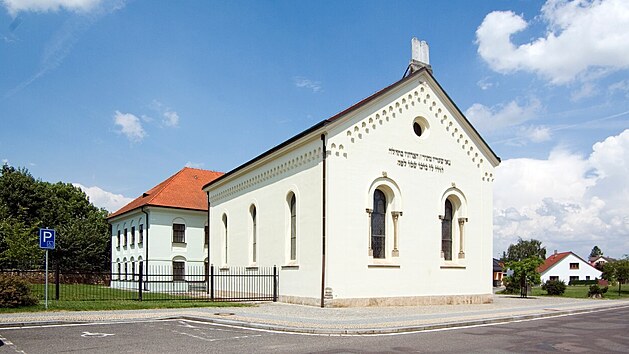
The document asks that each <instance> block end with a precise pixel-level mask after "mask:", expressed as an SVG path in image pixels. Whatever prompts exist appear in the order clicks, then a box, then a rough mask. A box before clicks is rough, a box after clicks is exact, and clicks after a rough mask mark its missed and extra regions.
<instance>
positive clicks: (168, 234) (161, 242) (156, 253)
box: [109, 206, 208, 291]
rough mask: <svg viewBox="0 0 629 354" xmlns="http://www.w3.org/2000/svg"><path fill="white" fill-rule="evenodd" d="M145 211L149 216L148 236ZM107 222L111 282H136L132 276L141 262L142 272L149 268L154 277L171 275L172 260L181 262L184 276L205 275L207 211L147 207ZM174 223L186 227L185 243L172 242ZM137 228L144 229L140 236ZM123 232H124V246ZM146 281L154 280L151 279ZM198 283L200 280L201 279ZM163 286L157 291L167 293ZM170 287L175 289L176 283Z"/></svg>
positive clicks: (165, 280)
mask: <svg viewBox="0 0 629 354" xmlns="http://www.w3.org/2000/svg"><path fill="white" fill-rule="evenodd" d="M144 212H146V213H148V220H149V223H148V237H147V223H146V221H145V220H146V214H145V213H144ZM109 223H110V224H111V229H112V235H111V237H112V238H111V245H112V250H111V254H112V257H111V260H112V264H111V266H112V273H113V278H114V279H115V278H116V275H117V274H119V276H118V278H119V280H123V281H137V277H135V278H133V274H135V275H137V274H138V271H139V263H140V262H144V269H147V266H148V267H150V268H148V269H149V270H150V271H151V272H153V273H155V274H157V273H159V274H163V275H172V268H173V262H174V261H179V262H184V267H185V268H184V274H197V275H203V274H204V271H205V270H204V262H206V261H207V255H208V253H207V244H206V243H205V226H206V225H207V212H205V211H197V210H186V209H178V208H164V207H155V206H147V207H144V209H135V210H133V211H131V212H128V213H125V214H123V215H120V216H117V217H114V218H111V219H110V220H109ZM173 224H180V225H181V224H183V225H185V231H184V235H185V236H184V242H174V239H173ZM140 225H141V227H142V230H143V235H142V237H140V232H139V230H140ZM133 227H135V236H132V233H131V230H132V228H133ZM125 229H127V242H126V243H125V237H124V230H125ZM118 232H120V235H121V236H120V245H118ZM132 241H133V242H132ZM125 266H126V268H125ZM149 280H153V281H155V279H154V278H150V277H149ZM159 280H160V281H163V282H169V281H172V278H168V277H160V278H159ZM189 280H190V279H189ZM198 280H202V277H200V278H199V279H198ZM164 284H166V283H161V284H160V287H159V289H160V290H161V291H168V290H169V289H168V288H165V287H164ZM171 285H172V286H176V284H171ZM180 285H181V286H183V285H184V284H183V283H182V284H180ZM112 286H116V283H115V282H114V283H113V285H112ZM124 287H128V286H124ZM147 288H148V286H147ZM148 290H150V289H148ZM182 290H184V289H182Z"/></svg>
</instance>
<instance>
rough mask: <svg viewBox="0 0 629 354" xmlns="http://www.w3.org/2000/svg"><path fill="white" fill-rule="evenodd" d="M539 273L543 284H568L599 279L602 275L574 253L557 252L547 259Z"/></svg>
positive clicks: (540, 267)
mask: <svg viewBox="0 0 629 354" xmlns="http://www.w3.org/2000/svg"><path fill="white" fill-rule="evenodd" d="M537 271H538V272H539V273H540V274H541V278H542V282H546V281H547V280H563V281H564V282H565V283H566V284H569V283H570V281H572V280H594V279H599V278H600V277H601V274H602V273H601V271H600V270H598V269H596V268H594V267H593V266H592V265H591V264H590V263H588V262H587V261H585V260H584V259H583V258H581V257H579V256H577V255H576V254H574V253H573V252H561V253H557V251H555V253H554V254H552V255H551V256H550V257H548V258H546V261H545V262H544V264H542V265H541V266H539V268H538V269H537Z"/></svg>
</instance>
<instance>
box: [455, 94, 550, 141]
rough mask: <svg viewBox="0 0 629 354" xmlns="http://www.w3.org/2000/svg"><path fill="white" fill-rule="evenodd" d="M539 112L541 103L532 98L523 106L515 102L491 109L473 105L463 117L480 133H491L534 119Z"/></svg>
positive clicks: (477, 104)
mask: <svg viewBox="0 0 629 354" xmlns="http://www.w3.org/2000/svg"><path fill="white" fill-rule="evenodd" d="M540 110H541V103H540V102H539V100H538V99H536V98H533V99H531V100H530V101H529V102H528V103H526V104H523V105H520V104H519V103H518V102H516V101H511V102H509V103H507V104H499V105H495V106H492V107H487V106H485V105H482V104H480V103H474V104H473V105H472V106H471V107H470V108H468V109H467V110H466V111H465V116H466V117H467V118H468V119H469V120H470V121H471V122H472V124H473V125H474V126H475V127H476V128H478V129H479V130H480V131H481V132H487V133H491V132H494V131H497V130H500V129H503V128H507V127H511V126H515V125H519V124H521V123H524V122H526V121H528V120H531V119H534V118H535V117H536V116H537V114H538V113H539V112H540Z"/></svg>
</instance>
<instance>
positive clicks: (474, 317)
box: [0, 295, 629, 335]
mask: <svg viewBox="0 0 629 354" xmlns="http://www.w3.org/2000/svg"><path fill="white" fill-rule="evenodd" d="M615 307H629V301H626V300H590V299H566V298H549V297H535V298H528V299H520V298H518V297H513V296H504V295H496V296H495V298H494V302H493V303H492V304H484V305H440V306H415V307H363V308H318V307H310V306H301V305H290V304H283V303H260V304H257V305H256V306H252V307H218V308H217V307H208V308H191V309H156V310H129V311H86V312H66V311H64V312H40V313H15V314H2V315H1V316H0V328H2V327H16V326H26V325H43V324H61V323H87V322H117V321H142V320H158V319H172V318H183V319H193V320H198V321H204V322H211V323H217V324H226V325H235V326H243V327H248V328H257V329H267V330H276V331H286V332H298V333H313V334H355V335H359V334H384V333H399V332H412V331H422V330H430V329H439V328H449V327H460V326H471V325H479V324H487V323H502V322H511V321H517V320H524V319H533V318H541V317H551V316H558V315H565V314H573V313H581V312H589V311H596V310H604V309H610V308H615Z"/></svg>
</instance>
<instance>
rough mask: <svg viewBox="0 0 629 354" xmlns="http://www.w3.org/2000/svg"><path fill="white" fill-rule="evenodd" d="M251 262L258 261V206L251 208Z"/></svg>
mask: <svg viewBox="0 0 629 354" xmlns="http://www.w3.org/2000/svg"><path fill="white" fill-rule="evenodd" d="M251 260H252V262H253V263H256V262H257V260H258V219H257V211H256V206H255V205H252V206H251Z"/></svg>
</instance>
